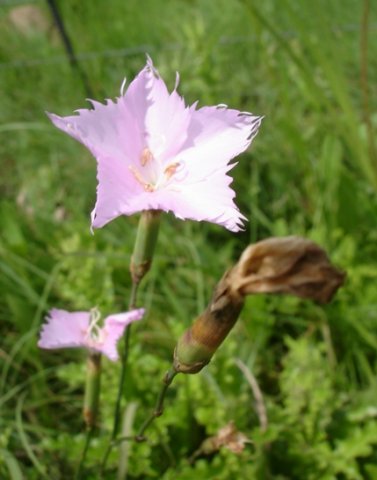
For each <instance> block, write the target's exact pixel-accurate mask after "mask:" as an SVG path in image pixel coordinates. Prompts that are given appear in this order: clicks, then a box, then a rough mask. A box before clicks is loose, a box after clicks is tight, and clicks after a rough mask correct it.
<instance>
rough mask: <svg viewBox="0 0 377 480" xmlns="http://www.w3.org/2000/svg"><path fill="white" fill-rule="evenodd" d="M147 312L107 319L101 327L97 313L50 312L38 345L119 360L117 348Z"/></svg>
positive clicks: (133, 311)
mask: <svg viewBox="0 0 377 480" xmlns="http://www.w3.org/2000/svg"><path fill="white" fill-rule="evenodd" d="M143 315H144V309H143V308H140V309H138V310H131V311H130V312H127V313H118V314H114V315H110V316H108V317H106V318H105V320H104V326H103V327H102V328H101V327H100V326H99V325H98V322H99V320H100V314H99V312H98V310H97V309H92V310H91V311H90V312H66V311H65V310H58V309H56V308H54V309H52V310H51V311H50V312H49V316H48V317H47V323H46V324H45V325H43V326H42V330H41V336H40V339H39V342H38V346H39V347H40V348H46V349H54V348H78V347H84V348H87V349H89V350H94V351H96V352H100V353H103V354H104V355H106V356H107V357H108V358H109V359H110V360H112V361H116V360H118V352H117V349H116V344H117V342H118V340H119V339H120V337H121V336H122V335H123V332H124V330H125V329H126V327H127V325H129V324H130V323H131V322H134V321H136V320H141V318H142V317H143Z"/></svg>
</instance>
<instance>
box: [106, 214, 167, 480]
mask: <svg viewBox="0 0 377 480" xmlns="http://www.w3.org/2000/svg"><path fill="white" fill-rule="evenodd" d="M160 215H161V211H160V210H145V211H143V212H142V213H141V216H140V220H139V226H138V230H137V233H136V240H135V245H134V250H133V253H132V257H131V265H130V272H131V278H132V287H131V294H130V300H129V305H128V308H129V310H133V309H134V308H136V301H137V292H138V288H139V284H140V282H141V280H142V279H143V278H144V276H145V274H146V273H147V272H148V270H149V269H150V266H151V263H152V259H153V254H154V250H155V246H156V242H157V237H158V230H159V226H160ZM130 336H131V325H129V326H128V327H127V329H126V332H125V335H124V344H123V345H124V347H123V355H122V367H121V372H120V378H119V386H118V394H117V399H116V402H115V411H114V424H113V430H112V434H111V437H110V441H109V444H108V446H107V449H106V451H105V455H104V457H103V460H102V464H101V474H102V475H103V473H104V471H105V468H106V464H107V460H108V458H109V455H110V453H111V450H112V448H113V446H114V445H115V439H116V436H117V434H118V430H119V423H120V416H121V415H120V413H121V405H122V394H123V389H124V382H125V378H126V368H127V362H128V353H129V344H130Z"/></svg>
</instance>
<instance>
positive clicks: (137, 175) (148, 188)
mask: <svg viewBox="0 0 377 480" xmlns="http://www.w3.org/2000/svg"><path fill="white" fill-rule="evenodd" d="M128 168H129V169H130V170H131V172H132V175H133V176H134V177H135V179H136V181H137V182H139V183H140V185H141V186H142V187H143V188H144V190H145V191H146V192H154V190H155V188H154V186H153V185H152V184H151V183H148V182H146V181H145V180H144V178H143V177H142V175H141V173H140V172H139V171H138V170H137V169H136V168H135V167H134V166H133V165H129V167H128Z"/></svg>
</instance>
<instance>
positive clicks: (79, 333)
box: [38, 309, 90, 349]
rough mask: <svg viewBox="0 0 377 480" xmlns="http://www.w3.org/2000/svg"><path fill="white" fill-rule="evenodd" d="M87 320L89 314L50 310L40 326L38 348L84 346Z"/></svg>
mask: <svg viewBox="0 0 377 480" xmlns="http://www.w3.org/2000/svg"><path fill="white" fill-rule="evenodd" d="M89 319H90V313H89V312H73V313H71V312H66V311H65V310H58V309H52V310H51V311H50V312H49V314H48V316H47V317H46V320H47V323H45V324H44V325H43V326H42V329H41V334H40V339H39V342H38V346H39V347H40V348H47V349H54V348H69V347H82V346H85V335H86V331H87V329H88V326H89Z"/></svg>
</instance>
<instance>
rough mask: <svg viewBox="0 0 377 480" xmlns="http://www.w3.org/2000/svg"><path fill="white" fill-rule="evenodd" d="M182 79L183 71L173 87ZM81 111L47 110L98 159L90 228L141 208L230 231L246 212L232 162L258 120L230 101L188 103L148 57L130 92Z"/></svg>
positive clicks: (59, 124) (238, 225) (239, 225)
mask: <svg viewBox="0 0 377 480" xmlns="http://www.w3.org/2000/svg"><path fill="white" fill-rule="evenodd" d="M177 84H178V76H177V82H176V87H177ZM92 103H93V107H94V109H93V110H79V111H78V114H77V115H73V116H69V117H64V118H61V117H58V116H56V115H53V114H51V115H49V116H50V118H51V120H52V121H53V123H54V124H55V125H56V126H57V127H58V128H60V129H62V130H63V131H65V132H66V133H68V134H69V135H71V136H72V137H74V138H76V139H77V140H79V141H80V142H82V143H83V144H84V145H85V146H86V147H87V148H88V149H89V150H90V151H91V152H92V153H93V155H94V156H95V157H96V158H97V163H98V173H97V178H98V187H97V201H96V205H95V207H94V210H93V212H92V227H95V228H100V227H102V226H104V225H105V224H106V223H108V222H109V221H111V220H113V219H114V218H116V217H118V216H120V215H130V214H133V213H136V212H139V211H142V210H148V209H161V210H164V211H172V212H173V213H174V214H175V215H176V216H177V217H179V218H190V219H194V220H198V221H202V220H206V221H210V222H213V223H217V224H220V225H223V226H225V227H226V228H228V229H229V230H232V231H238V230H240V229H241V228H242V225H243V220H245V217H244V216H243V215H242V214H241V213H240V212H239V211H238V209H237V207H236V205H235V203H234V202H233V198H234V196H235V195H234V192H233V190H232V189H231V188H230V186H229V185H230V183H231V177H230V176H229V175H228V174H227V173H228V172H229V170H230V169H231V168H232V166H231V164H230V162H231V160H232V159H233V158H234V157H236V156H237V155H239V154H240V153H242V152H243V151H245V150H246V149H247V148H248V146H249V145H250V143H251V141H252V139H253V138H254V137H255V135H256V134H257V131H258V128H259V126H260V123H261V120H262V118H261V117H257V116H254V115H252V114H250V113H248V112H239V111H238V110H231V109H228V108H227V107H226V106H221V105H219V106H217V107H203V108H200V109H198V110H197V109H196V104H194V105H192V106H191V107H186V106H185V103H184V101H183V99H182V98H181V97H180V96H179V95H178V93H177V92H176V89H174V91H173V92H172V93H169V92H168V90H167V88H166V85H165V83H164V81H163V80H162V79H161V78H160V76H159V74H158V72H157V71H156V70H155V68H154V67H153V64H152V61H151V60H150V59H149V58H148V60H147V64H146V66H145V67H144V69H143V70H142V71H141V72H140V73H139V74H138V75H137V77H136V78H135V79H134V80H133V81H132V82H131V84H130V85H129V87H128V89H127V90H126V92H125V94H124V95H123V86H122V96H121V97H120V98H118V99H117V100H116V101H115V102H113V101H110V100H108V101H107V104H106V105H102V104H100V103H98V102H92Z"/></svg>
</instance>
